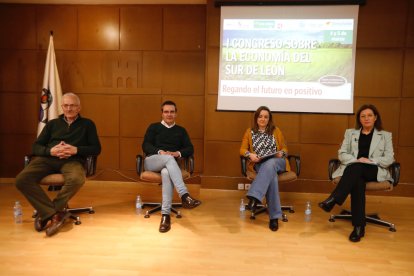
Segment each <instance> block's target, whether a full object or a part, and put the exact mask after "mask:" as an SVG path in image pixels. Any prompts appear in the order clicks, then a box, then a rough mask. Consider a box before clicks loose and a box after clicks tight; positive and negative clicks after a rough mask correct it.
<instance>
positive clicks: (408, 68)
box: [402, 4, 414, 97]
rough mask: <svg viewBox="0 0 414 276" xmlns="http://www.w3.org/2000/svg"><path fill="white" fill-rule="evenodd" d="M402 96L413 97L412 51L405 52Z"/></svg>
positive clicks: (413, 57)
mask: <svg viewBox="0 0 414 276" xmlns="http://www.w3.org/2000/svg"><path fill="white" fill-rule="evenodd" d="M413 6H414V4H413ZM413 24H414V21H413ZM413 29H414V27H413ZM402 96H403V97H414V49H407V50H406V51H405V56H404V75H403V90H402Z"/></svg>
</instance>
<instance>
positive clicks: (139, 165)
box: [136, 154, 144, 175]
mask: <svg viewBox="0 0 414 276" xmlns="http://www.w3.org/2000/svg"><path fill="white" fill-rule="evenodd" d="M143 161H144V156H142V154H137V156H136V170H137V174H138V175H141V173H142V172H143V170H144V162H143Z"/></svg>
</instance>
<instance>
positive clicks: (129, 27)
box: [120, 5, 163, 50]
mask: <svg viewBox="0 0 414 276" xmlns="http://www.w3.org/2000/svg"><path fill="white" fill-rule="evenodd" d="M162 22H163V10H162V7H161V6H152V5H147V6H145V5H144V6H132V7H131V6H128V7H122V8H121V38H120V41H121V47H120V48H121V50H161V49H162V33H163V29H162Z"/></svg>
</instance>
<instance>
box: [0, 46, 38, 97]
mask: <svg viewBox="0 0 414 276" xmlns="http://www.w3.org/2000/svg"><path fill="white" fill-rule="evenodd" d="M38 56H40V55H39V54H38V53H36V52H35V51H31V50H30V51H19V50H16V51H12V50H4V51H0V93H1V91H7V92H10V91H13V92H17V93H20V92H33V91H35V90H36V87H37V86H36V84H37V83H38V82H37V74H36V72H38V68H39V67H38V64H40V63H41V62H40V58H38ZM42 56H43V55H42ZM44 66H45V63H44V59H43V69H42V71H43V70H44ZM40 91H41V90H40V89H39V93H40ZM39 95H40V94H39Z"/></svg>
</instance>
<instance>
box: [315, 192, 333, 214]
mask: <svg viewBox="0 0 414 276" xmlns="http://www.w3.org/2000/svg"><path fill="white" fill-rule="evenodd" d="M335 204H336V201H335V198H334V197H333V196H329V197H328V198H327V199H325V200H324V201H322V202H319V203H318V205H319V207H321V208H322V209H323V210H324V211H325V212H328V213H329V212H330V211H331V210H332V209H333V207H334V206H335Z"/></svg>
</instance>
